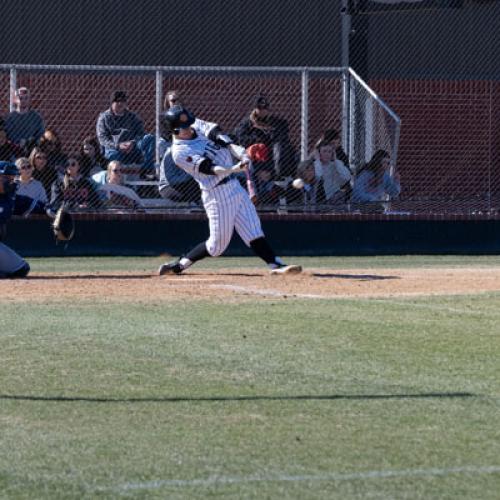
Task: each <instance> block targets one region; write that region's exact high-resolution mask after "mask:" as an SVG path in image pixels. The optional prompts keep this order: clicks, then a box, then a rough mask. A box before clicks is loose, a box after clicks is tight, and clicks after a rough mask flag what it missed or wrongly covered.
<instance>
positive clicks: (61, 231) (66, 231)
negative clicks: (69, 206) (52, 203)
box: [52, 208, 75, 241]
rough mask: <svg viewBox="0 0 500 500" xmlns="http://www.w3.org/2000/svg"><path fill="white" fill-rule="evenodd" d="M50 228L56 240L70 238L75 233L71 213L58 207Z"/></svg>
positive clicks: (67, 239)
mask: <svg viewBox="0 0 500 500" xmlns="http://www.w3.org/2000/svg"><path fill="white" fill-rule="evenodd" d="M52 229H53V231H54V236H55V237H56V239H57V240H58V241H69V240H71V239H72V238H73V236H74V234H75V224H74V222H73V217H72V216H71V214H70V213H69V212H66V210H64V209H63V208H60V209H59V210H58V211H57V214H56V218H55V219H54V222H53V224H52Z"/></svg>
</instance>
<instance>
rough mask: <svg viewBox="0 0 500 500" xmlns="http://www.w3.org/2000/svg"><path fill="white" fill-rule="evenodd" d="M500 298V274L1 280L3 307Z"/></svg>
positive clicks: (253, 273) (212, 273)
mask: <svg viewBox="0 0 500 500" xmlns="http://www.w3.org/2000/svg"><path fill="white" fill-rule="evenodd" d="M492 291H500V268H479V269H478V268H470V269H469V268H459V269H453V268H449V269H446V268H428V269H424V268H419V269H386V268H385V269H345V270H344V269H325V268H317V269H312V268H311V269H310V268H308V269H305V270H304V272H303V273H302V274H300V275H290V276H280V275H278V276H274V275H273V276H272V275H269V274H268V272H267V271H266V270H265V269H262V268H255V269H253V268H239V269H238V268H228V269H217V270H205V269H196V268H194V267H193V268H191V269H190V270H188V271H186V272H185V273H184V274H182V275H166V276H161V277H160V276H157V275H156V274H154V273H153V272H152V273H150V274H148V273H138V272H128V273H127V272H115V271H113V272H95V273H88V274H82V273H41V272H40V273H38V272H33V273H32V274H30V275H29V277H28V278H26V279H19V280H2V281H0V300H1V301H4V302H5V301H9V302H10V301H26V300H33V301H43V302H47V301H67V300H75V299H78V298H81V299H95V300H99V301H100V302H117V301H134V302H138V303H140V302H152V301H154V302H158V301H172V300H176V299H186V298H188V297H189V298H190V299H191V300H192V299H212V300H218V299H220V300H228V298H231V299H232V300H236V301H239V300H245V299H248V298H251V299H252V300H255V298H257V297H260V298H271V299H273V300H286V299H290V298H301V299H311V300H314V299H335V298H356V297H366V298H369V297H374V298H377V297H395V296H396V297H398V296H401V297H403V296H410V297H411V296H421V295H449V294H473V293H483V292H492Z"/></svg>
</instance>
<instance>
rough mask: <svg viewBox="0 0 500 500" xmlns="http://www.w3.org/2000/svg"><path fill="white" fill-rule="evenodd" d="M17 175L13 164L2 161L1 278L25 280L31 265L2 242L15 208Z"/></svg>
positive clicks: (0, 193) (0, 196) (0, 175)
mask: <svg viewBox="0 0 500 500" xmlns="http://www.w3.org/2000/svg"><path fill="white" fill-rule="evenodd" d="M17 173H18V171H17V167H16V166H15V165H14V164H13V163H10V162H7V161H0V278H24V277H25V276H27V275H28V273H29V272H30V266H29V264H28V263H27V262H26V261H25V260H24V259H23V258H22V257H20V256H19V255H18V254H17V253H16V252H14V250H12V249H11V248H10V247H8V246H7V245H5V243H3V242H2V240H3V239H4V238H5V235H6V229H7V222H8V221H9V220H10V217H11V215H12V210H13V208H14V202H15V198H16V189H17V184H16V183H15V181H14V179H15V176H16V175H17Z"/></svg>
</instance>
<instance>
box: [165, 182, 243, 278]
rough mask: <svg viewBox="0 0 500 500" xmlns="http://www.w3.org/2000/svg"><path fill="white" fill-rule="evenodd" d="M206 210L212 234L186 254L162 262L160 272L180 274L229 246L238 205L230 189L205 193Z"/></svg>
mask: <svg viewBox="0 0 500 500" xmlns="http://www.w3.org/2000/svg"><path fill="white" fill-rule="evenodd" d="M204 196H205V198H206V199H204V200H203V201H204V206H205V212H206V214H207V217H208V225H209V230H210V236H209V238H208V240H207V241H203V242H202V243H199V244H198V245H197V246H195V247H194V248H193V249H192V250H190V251H189V252H188V253H187V254H186V255H185V256H183V257H181V258H180V259H177V260H175V261H172V262H168V263H165V264H162V265H161V266H160V269H159V270H158V274H160V276H161V275H163V274H180V273H182V271H184V270H185V269H187V268H188V267H191V266H192V265H193V264H194V263H195V262H197V261H199V260H201V259H204V258H205V257H217V256H219V255H221V254H222V253H223V252H224V250H226V248H227V247H228V245H229V243H230V241H231V237H232V235H233V231H234V218H235V215H236V205H235V203H234V197H232V196H231V195H230V191H229V190H227V189H226V190H224V189H222V188H216V190H215V192H214V193H210V194H209V195H206V194H204Z"/></svg>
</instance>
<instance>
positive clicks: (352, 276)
mask: <svg viewBox="0 0 500 500" xmlns="http://www.w3.org/2000/svg"><path fill="white" fill-rule="evenodd" d="M313 276H314V277H315V278H339V279H344V280H358V281H377V280H399V279H401V278H400V277H399V276H380V275H377V274H335V273H314V274H313Z"/></svg>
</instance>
